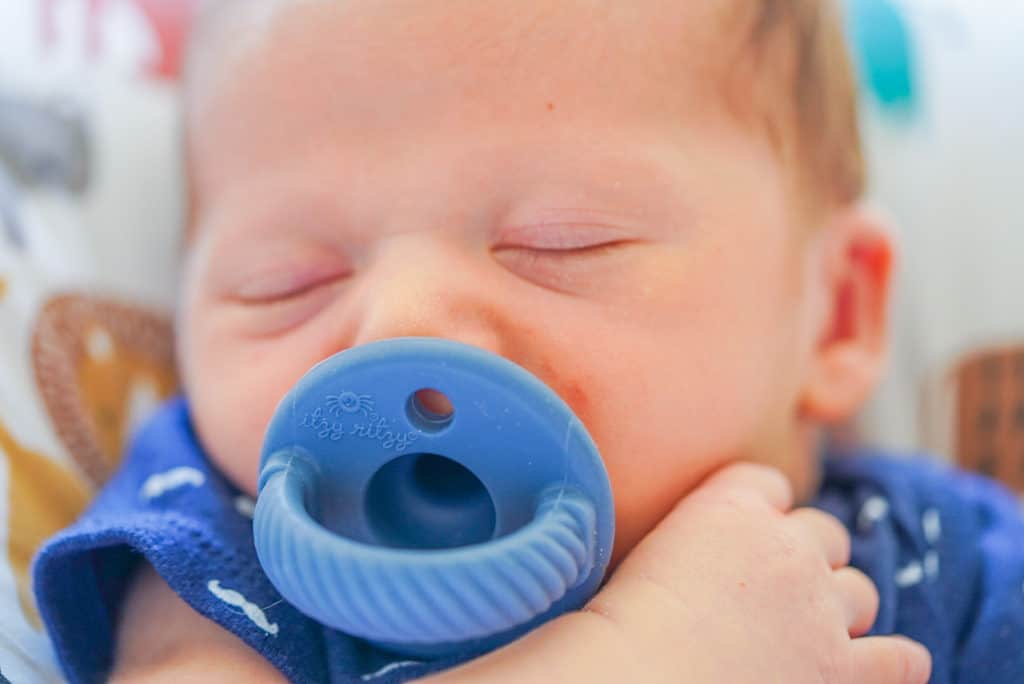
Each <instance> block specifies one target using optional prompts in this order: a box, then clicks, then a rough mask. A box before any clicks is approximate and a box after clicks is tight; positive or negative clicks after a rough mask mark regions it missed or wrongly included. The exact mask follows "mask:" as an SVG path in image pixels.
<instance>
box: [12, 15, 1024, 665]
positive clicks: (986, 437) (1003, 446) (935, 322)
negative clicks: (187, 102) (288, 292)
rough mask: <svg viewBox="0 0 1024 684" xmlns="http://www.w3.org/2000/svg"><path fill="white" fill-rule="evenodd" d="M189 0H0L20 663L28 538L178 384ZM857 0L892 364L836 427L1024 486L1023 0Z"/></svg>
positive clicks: (15, 645)
mask: <svg viewBox="0 0 1024 684" xmlns="http://www.w3.org/2000/svg"><path fill="white" fill-rule="evenodd" d="M199 2H200V0H3V2H0V543H2V544H0V651H3V652H5V653H8V652H9V653H12V654H15V656H14V658H15V661H16V662H14V664H11V665H9V664H8V663H7V661H5V663H4V674H5V675H6V676H8V677H10V678H12V679H13V681H33V680H49V679H56V671H55V670H54V669H53V666H52V665H51V664H50V658H49V651H48V646H47V644H46V643H45V640H44V638H43V636H42V634H41V633H40V632H39V631H38V624H39V623H38V618H37V616H36V615H35V613H34V609H33V608H32V605H31V601H30V600H29V599H28V585H27V572H28V563H29V561H30V558H31V555H32V553H33V552H34V550H35V548H36V547H37V546H38V543H39V542H40V541H41V540H42V539H43V538H44V537H46V536H48V535H49V534H50V533H52V532H53V531H55V530H56V529H59V528H60V527H62V526H64V525H65V524H67V523H68V522H70V520H71V519H72V518H73V517H74V516H75V515H77V513H78V512H79V511H80V510H81V508H82V507H83V506H84V505H85V504H86V502H87V501H88V499H89V497H90V495H91V493H92V491H93V490H94V488H95V487H96V486H98V485H99V484H100V483H102V482H103V480H104V479H105V478H106V476H107V475H108V474H109V472H110V470H111V469H112V468H113V467H114V465H115V464H116V462H117V459H118V458H119V454H120V450H121V446H122V444H123V442H124V440H125V439H127V437H128V436H129V435H130V434H131V431H132V429H133V428H134V426H135V425H137V424H138V422H139V421H140V420H141V419H142V417H144V416H145V415H146V414H147V413H148V411H149V410H151V408H152V407H153V406H155V405H156V403H157V402H159V401H160V400H161V399H162V398H163V397H166V396H167V395H168V394H170V393H171V392H172V391H173V388H174V374H173V363H172V352H171V346H170V322H169V320H170V312H171V307H172V306H173V294H174V281H175V273H176V269H177V253H178V239H179V238H178V230H179V226H180V224H181V220H182V192H181V191H182V182H181V169H180V166H179V160H178V158H177V154H176V147H177V142H178V135H179V129H178V123H177V119H176V109H175V97H176V91H177V88H178V87H179V83H178V78H179V76H180V68H181V57H182V49H183V41H184V38H185V35H186V33H187V30H188V26H189V22H190V19H191V17H192V16H193V13H194V12H195V11H196V9H197V7H198V5H199ZM844 4H845V11H846V16H847V26H848V36H849V40H850V43H851V46H852V47H853V50H854V54H855V61H856V64H857V67H858V71H859V75H860V81H861V87H862V91H863V119H862V125H863V130H864V134H865V140H866V144H867V156H868V160H869V169H870V175H871V193H870V194H871V197H870V200H871V202H872V203H873V204H874V205H875V206H876V207H877V208H878V209H879V210H880V211H881V212H883V213H884V214H886V215H887V216H888V217H889V218H890V219H891V222H892V225H893V229H894V232H895V235H896V237H897V240H898V243H899V246H900V252H901V258H900V262H899V267H898V268H899V273H898V277H897V282H896V296H895V299H894V302H893V310H892V316H893V319H892V320H893V324H894V326H893V331H894V334H893V339H892V352H891V362H890V366H889V372H888V374H887V376H886V379H885V381H884V382H883V383H882V385H881V387H880V388H879V390H878V392H877V394H876V396H875V397H874V399H873V401H872V402H871V404H870V405H869V406H868V407H867V409H866V410H865V411H864V413H863V415H862V416H861V417H860V419H859V420H858V421H857V423H856V424H855V425H851V426H849V428H848V429H845V430H843V431H842V433H841V435H839V436H837V441H842V442H848V441H855V442H860V443H868V444H876V445H880V446H884V447H888V448H894V449H898V450H901V451H906V452H918V451H921V450H927V451H929V452H931V453H933V454H934V455H935V457H936V458H941V459H946V460H949V461H952V462H956V463H958V464H960V465H962V466H964V467H967V468H970V469H975V470H978V471H981V472H984V473H986V474H990V475H993V476H995V477H998V478H999V479H1001V480H1002V481H1003V482H1005V483H1006V484H1007V485H1009V486H1011V487H1013V488H1015V489H1017V490H1018V491H1020V492H1024V208H1022V207H1021V198H1022V196H1024V171H1022V169H1021V160H1022V159H1024V42H1022V41H1021V40H1020V37H1021V36H1022V35H1024V0H985V1H984V2H980V1H978V0H845V3H844ZM15 596H16V597H17V600H13V599H12V600H7V597H15ZM12 668H13V669H12ZM18 668H20V669H18Z"/></svg>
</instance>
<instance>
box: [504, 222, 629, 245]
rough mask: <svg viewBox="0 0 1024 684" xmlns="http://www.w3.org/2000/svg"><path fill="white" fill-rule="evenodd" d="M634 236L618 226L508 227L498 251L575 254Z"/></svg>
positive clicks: (550, 225) (542, 225) (545, 225)
mask: <svg viewBox="0 0 1024 684" xmlns="http://www.w3.org/2000/svg"><path fill="white" fill-rule="evenodd" d="M633 237H634V236H633V235H631V234H630V233H629V232H628V231H627V230H625V229H623V228H620V227H618V226H607V225H601V224H593V223H557V224H556V223H547V224H537V225H527V226H514V227H511V228H507V229H505V230H503V231H502V232H501V234H500V235H499V238H498V243H497V245H496V248H497V249H501V248H522V249H537V250H551V251H574V250H583V249H587V248H591V247H600V246H602V245H609V244H613V243H618V242H626V241H628V240H630V239H632V238H633Z"/></svg>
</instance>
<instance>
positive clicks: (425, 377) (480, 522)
mask: <svg viewBox="0 0 1024 684" xmlns="http://www.w3.org/2000/svg"><path fill="white" fill-rule="evenodd" d="M259 488H260V493H259V498H258V499H257V506H256V513H255V521H254V534H255V542H256V551H257V554H258V556H259V559H260V563H261V565H262V566H263V569H264V571H265V572H266V574H267V576H268V578H269V579H270V581H271V582H272V583H273V584H274V585H275V586H276V587H277V589H278V590H279V591H280V592H281V595H282V596H283V597H284V598H286V599H287V600H288V601H290V602H291V603H292V604H293V605H295V606H296V607H297V608H298V609H299V610H301V611H302V612H304V613H306V614H307V615H309V616H310V617H312V618H314V619H316V620H318V621H319V622H321V623H323V624H325V625H328V626H330V627H333V628H335V629H338V630H341V631H343V632H346V633H348V634H351V635H353V636H357V637H361V638H363V639H367V640H369V641H371V642H374V643H376V644H378V645H380V646H382V647H384V648H387V649H389V650H391V651H396V652H400V653H405V654H409V655H412V656H419V657H422V656H434V655H443V654H448V653H455V652H467V651H473V652H481V651H484V650H488V649H491V648H496V647H498V646H500V645H502V644H504V643H507V642H508V641H510V640H512V639H514V638H516V637H518V636H520V635H521V634H523V633H525V632H526V631H528V630H529V629H532V628H533V627H535V626H537V625H539V624H541V623H542V622H544V621H546V620H549V619H551V618H553V617H555V616H557V615H559V614H561V613H563V612H565V611H567V610H572V609H576V608H578V607H580V606H582V605H583V603H584V602H585V601H586V600H587V599H589V598H590V596H592V595H593V594H594V592H596V590H597V587H598V586H599V585H600V582H601V579H602V577H603V575H604V572H605V570H606V568H607V565H608V560H609V558H610V556H611V545H612V539H613V536H614V534H613V533H614V529H613V525H614V523H613V519H614V516H613V506H612V498H611V489H610V486H609V483H608V477H607V474H606V472H605V469H604V465H603V464H602V462H601V459H600V456H599V454H598V453H597V449H596V447H595V446H594V443H593V441H592V440H591V439H590V437H589V435H588V434H587V432H586V430H585V428H584V427H583V424H582V423H581V422H580V421H579V419H578V418H577V417H576V416H575V415H573V413H572V411H571V410H570V409H569V407H568V406H566V404H565V403H564V402H563V401H562V400H561V399H560V398H559V397H558V396H557V395H556V394H555V393H554V392H552V391H551V390H550V389H549V388H548V387H546V386H545V385H544V384H543V383H542V382H541V381H540V380H538V379H537V378H535V377H534V376H532V375H531V374H530V373H528V372H527V371H526V370H524V369H523V368H521V367H519V366H517V365H515V364H513V363H511V362H510V361H508V360H506V359H503V358H501V357H499V356H495V355H492V354H489V353H487V352H485V351H482V350H480V349H477V348H475V347H469V346H467V345H463V344H459V343H455V342H450V341H446V340H439V339H432V338H404V339H396V340H386V341H383V342H376V343H373V344H369V345H365V346H361V347H356V348H353V349H350V350H347V351H345V352H342V353H340V354H337V355H335V356H333V357H331V358H329V359H327V360H326V361H324V362H322V363H320V364H318V365H317V366H315V367H314V368H313V369H312V370H310V371H309V373H307V374H306V376H305V377H303V378H302V379H301V380H300V381H299V382H298V383H297V384H296V386H295V387H294V388H293V389H292V390H291V391H290V392H289V393H288V395H287V396H285V397H284V399H283V400H282V401H281V403H280V405H279V407H278V409H277V411H276V413H275V415H274V417H273V419H272V420H271V423H270V426H269V428H268V430H267V434H266V437H265V440H264V446H263V455H262V459H261V466H260V483H259Z"/></svg>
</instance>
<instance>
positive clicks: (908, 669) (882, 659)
mask: <svg viewBox="0 0 1024 684" xmlns="http://www.w3.org/2000/svg"><path fill="white" fill-rule="evenodd" d="M850 647H851V657H850V665H851V669H850V671H849V677H848V679H847V680H846V682H849V684H854V683H856V684H860V683H861V682H877V683H878V684H927V683H928V677H930V676H931V672H932V657H931V654H930V653H928V650H927V649H926V648H925V647H924V646H922V645H921V644H919V643H917V642H916V641H911V640H910V639H906V638H904V637H861V638H860V639H854V640H853V641H852V642H851V643H850Z"/></svg>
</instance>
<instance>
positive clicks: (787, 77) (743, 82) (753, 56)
mask: <svg viewBox="0 0 1024 684" xmlns="http://www.w3.org/2000/svg"><path fill="white" fill-rule="evenodd" d="M742 4H744V5H747V10H746V11H745V13H744V14H745V18H744V21H745V23H746V26H748V27H749V28H748V34H747V36H748V37H747V38H746V41H747V46H746V48H745V49H744V50H742V52H741V54H742V55H743V56H744V57H745V59H742V58H741V60H740V62H739V64H738V65H737V66H738V73H739V74H740V76H741V78H739V79H736V78H733V79H730V81H731V85H730V89H731V91H732V92H731V93H730V101H731V103H732V106H733V108H734V109H735V110H736V111H738V112H740V113H741V114H742V115H744V116H746V117H747V118H749V117H751V116H753V117H754V120H755V121H757V122H759V123H760V125H761V126H762V127H763V128H764V129H765V131H766V133H767V134H768V135H769V137H770V139H771V140H772V142H773V143H774V144H775V145H776V147H777V149H779V150H780V153H782V154H784V155H786V156H787V157H792V158H794V161H795V163H796V164H797V166H798V168H799V169H800V176H801V182H802V183H803V188H804V189H805V190H810V201H811V202H812V203H813V204H815V205H817V206H819V207H820V206H826V207H827V206H833V207H835V206H845V205H849V204H852V203H854V202H856V201H857V200H859V199H860V198H861V196H862V195H863V194H864V190H865V183H866V179H865V168H864V157H863V152H862V148H861V137H860V127H859V115H858V106H857V83H856V78H855V75H854V70H853V66H852V64H851V59H850V53H849V49H848V46H847V41H846V35H845V32H844V30H843V29H844V24H843V17H842V10H841V7H840V3H839V2H838V0H742ZM751 10H753V11H751Z"/></svg>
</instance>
